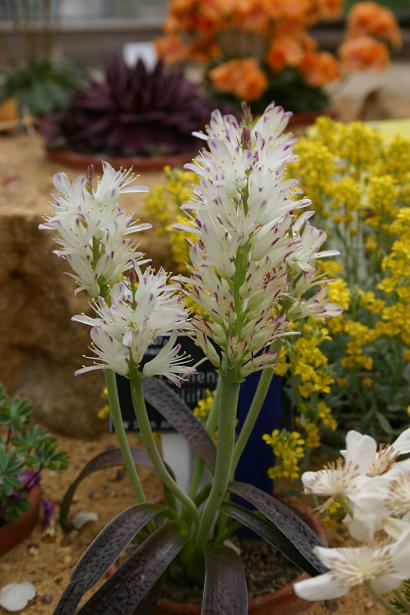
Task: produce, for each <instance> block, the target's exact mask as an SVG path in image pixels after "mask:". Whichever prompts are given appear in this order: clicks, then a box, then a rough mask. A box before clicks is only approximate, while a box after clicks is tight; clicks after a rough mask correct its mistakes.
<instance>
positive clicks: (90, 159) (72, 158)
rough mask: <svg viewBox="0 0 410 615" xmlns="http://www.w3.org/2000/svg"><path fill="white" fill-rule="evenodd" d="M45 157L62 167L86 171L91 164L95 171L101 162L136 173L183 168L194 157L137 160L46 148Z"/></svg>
mask: <svg viewBox="0 0 410 615" xmlns="http://www.w3.org/2000/svg"><path fill="white" fill-rule="evenodd" d="M46 152H47V156H48V158H49V159H50V160H52V161H53V162H58V163H59V164H62V165H64V166H68V167H72V168H74V169H80V170H81V171H86V170H87V167H88V165H89V164H93V165H94V166H95V167H96V168H97V169H98V168H101V160H105V161H106V162H109V163H110V164H111V165H112V166H113V167H114V168H115V169H118V168H120V167H124V168H129V167H133V169H134V171H136V172H146V171H162V169H163V168H164V167H165V166H167V165H168V166H170V167H183V166H184V164H185V163H187V162H190V161H191V160H192V158H193V157H194V152H189V153H183V154H173V155H170V156H151V157H149V158H138V157H134V156H129V157H128V156H125V157H120V156H106V155H104V154H101V155H100V156H97V155H93V154H83V153H80V152H75V151H73V150H68V149H52V148H48V147H46Z"/></svg>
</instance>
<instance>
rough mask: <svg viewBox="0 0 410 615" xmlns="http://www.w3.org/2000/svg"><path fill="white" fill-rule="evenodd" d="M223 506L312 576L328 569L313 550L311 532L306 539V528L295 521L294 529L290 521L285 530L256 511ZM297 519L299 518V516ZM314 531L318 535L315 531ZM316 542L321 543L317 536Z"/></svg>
mask: <svg viewBox="0 0 410 615" xmlns="http://www.w3.org/2000/svg"><path fill="white" fill-rule="evenodd" d="M221 508H222V510H223V511H224V512H226V513H228V515H230V516H231V517H233V518H234V519H236V520H237V521H239V522H240V523H242V524H243V525H245V526H246V527H248V528H249V529H251V530H252V531H253V532H255V534H258V535H259V536H260V537H261V538H263V539H264V540H265V541H266V542H268V543H269V544H270V545H272V546H273V547H275V549H278V550H279V551H280V552H281V553H282V554H283V555H284V556H285V557H287V558H288V559H289V560H290V561H291V562H292V563H293V564H295V566H298V567H299V568H301V569H302V570H304V571H305V572H307V573H308V574H310V575H311V576H316V575H318V574H322V573H323V572H325V571H326V568H325V566H323V564H322V563H321V562H320V560H319V559H318V558H317V557H316V556H315V555H314V553H313V552H312V550H311V549H312V543H311V539H310V534H309V537H308V538H306V539H305V535H304V533H301V532H304V528H302V527H301V526H300V525H299V524H297V523H295V526H294V528H293V530H291V529H290V527H289V525H290V522H289V525H288V526H287V531H286V532H285V531H283V529H282V527H281V524H280V522H272V521H271V520H270V519H264V518H261V517H258V516H257V515H256V514H255V512H252V511H249V510H246V509H245V508H242V507H240V506H236V505H235V504H223V505H222V507H221ZM295 517H296V515H295ZM296 519H297V520H298V517H296ZM308 529H310V528H308ZM312 533H313V535H314V536H316V534H314V532H312ZM316 544H320V541H319V538H317V540H316Z"/></svg>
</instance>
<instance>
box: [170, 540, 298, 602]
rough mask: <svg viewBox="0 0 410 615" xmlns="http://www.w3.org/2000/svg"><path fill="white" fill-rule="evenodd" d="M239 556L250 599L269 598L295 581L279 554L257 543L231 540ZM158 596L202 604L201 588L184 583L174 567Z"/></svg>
mask: <svg viewBox="0 0 410 615" xmlns="http://www.w3.org/2000/svg"><path fill="white" fill-rule="evenodd" d="M233 543H234V545H235V547H236V548H237V549H238V551H239V552H240V554H241V559H242V563H243V565H244V568H245V573H246V584H247V587H248V592H249V595H250V596H260V595H263V594H269V593H271V592H273V591H275V590H276V589H279V588H280V587H282V586H283V585H286V584H287V583H289V582H290V581H292V580H293V579H294V578H295V567H294V566H293V565H292V564H291V563H290V562H289V560H287V559H286V557H284V556H283V555H282V554H281V553H280V552H279V551H276V549H274V548H273V547H271V546H270V545H268V544H266V543H264V542H261V541H259V540H252V539H246V538H242V539H241V538H234V540H233ZM162 596H163V597H164V598H169V599H171V600H175V601H176V602H184V603H185V602H198V603H200V602H201V601H202V585H198V584H194V583H193V582H189V581H187V576H186V573H185V572H184V570H183V568H182V567H180V566H178V567H174V569H173V570H172V574H171V576H170V578H169V579H166V580H165V583H164V587H163V590H162Z"/></svg>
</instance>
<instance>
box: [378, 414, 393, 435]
mask: <svg viewBox="0 0 410 615" xmlns="http://www.w3.org/2000/svg"><path fill="white" fill-rule="evenodd" d="M376 418H377V421H378V423H379V425H380V427H381V428H382V430H383V431H384V432H385V433H387V434H389V435H392V434H393V429H392V428H391V426H390V423H389V421H388V420H387V419H386V417H385V416H384V415H383V414H382V413H381V412H379V411H377V412H376Z"/></svg>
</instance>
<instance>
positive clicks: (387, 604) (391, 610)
mask: <svg viewBox="0 0 410 615" xmlns="http://www.w3.org/2000/svg"><path fill="white" fill-rule="evenodd" d="M365 586H366V588H367V591H368V592H369V593H370V594H371V595H372V596H373V598H374V599H375V600H376V602H378V603H379V604H381V606H382V607H383V608H384V609H385V610H386V613H387V614H388V615H398V613H399V611H397V609H395V608H394V606H393V605H392V604H391V603H390V602H389V601H388V600H386V598H383V596H381V595H380V594H378V593H377V592H375V591H374V589H373V587H372V586H371V583H369V582H368V581H367V582H365Z"/></svg>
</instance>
